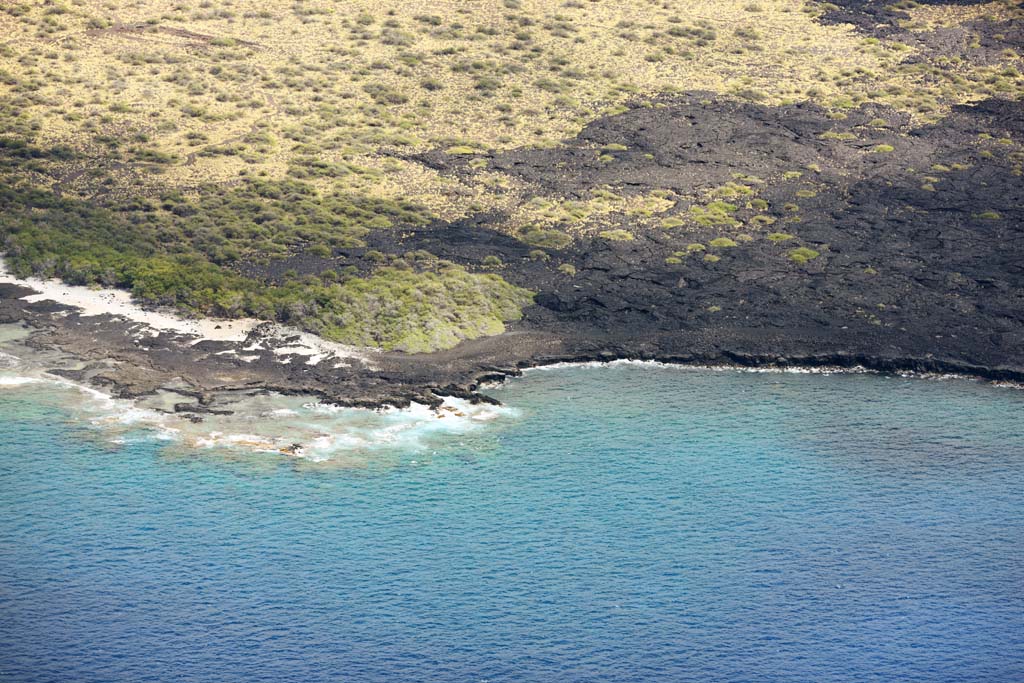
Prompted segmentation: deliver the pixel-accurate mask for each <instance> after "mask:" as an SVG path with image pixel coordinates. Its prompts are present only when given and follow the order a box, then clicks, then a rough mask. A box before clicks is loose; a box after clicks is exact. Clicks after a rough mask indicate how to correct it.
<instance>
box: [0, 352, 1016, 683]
mask: <svg viewBox="0 0 1024 683" xmlns="http://www.w3.org/2000/svg"><path fill="white" fill-rule="evenodd" d="M494 393H495V395H496V396H499V397H500V398H501V399H502V400H503V401H505V402H507V403H509V404H511V405H513V406H516V407H518V408H519V410H520V415H519V417H517V418H505V419H503V420H501V421H499V422H497V423H494V424H491V425H489V426H487V427H486V428H482V429H478V430H475V431H473V432H472V433H469V434H464V435H447V436H444V435H440V436H438V437H437V438H438V439H439V440H437V441H436V442H435V443H434V445H433V447H434V452H432V453H431V452H427V453H419V454H415V455H413V454H401V453H399V454H396V455H395V457H391V458H386V457H382V458H381V459H380V464H379V465H376V466H375V465H371V466H369V467H363V468H358V469H354V468H351V467H331V466H329V465H316V466H313V465H310V464H306V463H302V462H299V461H295V460H293V459H288V458H285V457H283V456H277V455H269V454H252V455H245V456H239V455H232V456H228V455H224V454H220V453H218V452H216V451H210V450H203V451H197V452H180V451H178V450H175V449H173V448H172V449H170V450H168V449H167V447H166V445H165V444H161V443H159V442H155V441H150V440H145V439H143V440H137V441H130V442H129V443H127V444H125V445H122V446H112V445H110V444H108V443H106V442H105V439H104V438H103V436H102V434H97V433H96V430H95V429H94V428H92V427H89V426H88V425H86V424H83V423H81V422H79V421H76V420H74V419H73V418H72V417H71V414H69V413H66V412H64V411H63V409H62V408H61V406H60V403H59V400H58V399H57V398H54V397H53V396H43V395H42V394H40V392H39V391H35V392H25V391H20V390H8V391H6V392H0V680H2V681H10V682H20V681H61V682H66V681H74V682H89V681H132V682H136V681H197V682H199V681H201V682H203V683H218V682H222V681H223V682H226V681H245V682H253V681H274V682H277V683H281V682H288V681H302V682H314V681H420V680H422V681H554V680H558V681H599V680H600V681H737V682H739V681H744V682H746V681H817V682H827V681H861V682H866V681H886V682H890V681H999V682H1004V683H1005V682H1013V681H1022V680H1024V392H1022V391H1019V390H1013V389H1006V388H996V387H991V386H987V385H983V384H979V383H972V382H966V381H932V380H912V379H901V378H893V377H875V376H831V377H830V376H818V375H788V374H787V375H780V374H751V373H740V372H711V371H693V370H682V369H664V368H647V367H635V366H616V367H606V368H600V369H597V368H576V369H558V370H547V371H542V372H537V373H532V374H529V375H528V376H527V377H526V378H524V379H522V380H518V381H515V382H513V383H511V384H509V385H507V386H506V387H503V388H501V389H498V390H495V392H494ZM445 440H447V441H445Z"/></svg>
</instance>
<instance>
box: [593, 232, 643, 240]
mask: <svg viewBox="0 0 1024 683" xmlns="http://www.w3.org/2000/svg"><path fill="white" fill-rule="evenodd" d="M597 234H598V236H599V237H603V238H604V239H606V240H611V241H612V242H628V241H630V240H632V239H634V237H633V233H631V232H629V231H627V230H622V229H615V230H602V231H601V232H599V233H597Z"/></svg>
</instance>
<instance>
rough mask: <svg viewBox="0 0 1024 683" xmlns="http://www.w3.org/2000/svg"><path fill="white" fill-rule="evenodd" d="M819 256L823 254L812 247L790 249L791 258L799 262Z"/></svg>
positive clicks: (805, 261) (802, 262)
mask: <svg viewBox="0 0 1024 683" xmlns="http://www.w3.org/2000/svg"><path fill="white" fill-rule="evenodd" d="M819 256H821V254H819V253H818V252H816V251H815V250H814V249H811V248H809V247H797V248H796V249H791V250H790V251H789V260H790V261H794V262H796V263H799V264H804V263H807V262H808V261H810V260H812V259H816V258H818V257H819Z"/></svg>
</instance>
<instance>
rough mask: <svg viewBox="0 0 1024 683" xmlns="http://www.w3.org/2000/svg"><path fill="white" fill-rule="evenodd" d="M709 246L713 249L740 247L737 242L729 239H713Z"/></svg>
mask: <svg viewBox="0 0 1024 683" xmlns="http://www.w3.org/2000/svg"><path fill="white" fill-rule="evenodd" d="M708 244H710V245H711V246H713V247H720V248H723V247H735V246H738V245H737V243H736V240H734V239H730V238H728V237H716V238H715V239H713V240H711V241H710V242H708Z"/></svg>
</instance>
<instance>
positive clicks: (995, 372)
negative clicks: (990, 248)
mask: <svg viewBox="0 0 1024 683" xmlns="http://www.w3.org/2000/svg"><path fill="white" fill-rule="evenodd" d="M31 292H32V290H31V289H29V288H18V287H16V286H14V285H9V284H8V285H0V324H7V325H10V324H20V325H24V326H26V327H27V328H28V330H27V334H26V335H25V336H24V338H22V339H19V340H17V341H16V342H13V343H14V344H17V345H20V346H21V347H22V348H23V349H25V350H26V351H28V352H29V353H35V354H38V355H39V357H40V358H42V359H43V361H44V362H49V363H50V366H49V367H48V371H49V372H50V373H51V374H55V375H58V376H61V377H64V378H66V379H69V380H72V381H75V382H79V383H83V384H87V385H90V386H93V387H96V388H98V389H100V390H102V391H104V392H106V393H108V394H110V395H112V396H113V397H115V398H124V399H140V398H145V397H153V396H155V395H158V394H162V395H167V396H172V397H174V398H173V399H172V400H168V401H166V402H165V403H166V407H165V408H164V410H167V411H168V412H174V413H179V414H182V416H183V417H186V418H188V419H190V420H192V421H201V420H203V419H204V418H205V417H206V416H208V415H216V414H230V413H231V410H230V409H229V408H224V407H222V404H223V403H224V401H225V399H227V400H228V403H230V401H234V400H237V399H238V398H239V397H242V396H252V395H264V394H268V393H277V394H283V395H311V396H316V397H318V398H319V399H320V400H322V401H323V402H325V403H331V404H336V405H341V406H348V407H363V408H378V407H382V406H386V405H388V406H396V407H406V406H408V405H410V404H411V403H413V402H415V403H419V404H424V405H428V406H431V407H435V408H436V407H438V406H440V405H441V403H442V401H443V399H444V397H449V396H450V397H456V398H462V399H468V400H470V401H471V402H481V401H482V402H494V400H493V399H492V398H490V397H489V396H487V395H486V393H485V392H483V391H482V390H481V385H484V384H487V383H492V382H495V381H504V380H505V379H507V378H509V377H514V376H518V375H520V374H521V373H522V371H523V370H525V369H527V368H533V367H539V366H546V365H552V364H560V363H587V362H610V361H617V360H641V361H655V362H661V363H668V364H682V365H691V366H729V367H740V368H775V369H787V368H818V369H828V370H839V371H841V370H860V371H871V372H882V373H904V372H909V373H918V374H941V375H950V374H955V375H963V376H967V377H973V378H979V379H983V380H991V381H999V382H1013V383H1020V382H1024V365H1020V364H1016V365H1015V364H992V365H986V364H984V363H978V362H974V361H972V360H971V359H972V356H971V355H969V354H967V353H964V352H963V351H961V352H959V353H957V352H956V351H955V350H954V348H952V347H950V346H948V345H947V346H946V349H945V350H944V351H940V352H939V353H936V352H935V350H934V349H933V350H932V351H925V350H923V349H922V350H920V351H916V352H915V351H913V350H911V349H909V348H907V347H903V348H900V347H898V346H896V345H894V344H891V343H890V344H886V343H885V341H884V340H883V339H882V338H880V337H878V336H876V337H874V338H870V339H864V338H860V339H859V340H858V338H857V334H847V335H844V336H845V338H846V339H845V341H847V342H848V343H849V344H850V345H849V346H846V347H844V346H843V341H844V340H843V339H840V338H837V337H835V336H833V337H830V338H827V339H826V338H820V337H819V338H817V339H815V338H813V337H812V336H811V335H803V336H798V335H795V334H794V335H791V336H789V337H786V336H782V335H777V336H775V337H773V338H771V339H768V338H763V337H761V338H759V337H758V336H757V335H750V334H748V335H745V337H744V335H741V334H738V333H737V332H738V331H733V332H734V334H733V336H732V338H731V339H727V338H726V335H725V334H723V332H724V331H722V330H717V331H714V330H704V331H701V332H700V333H691V334H676V335H672V336H671V337H667V336H666V337H662V338H660V339H654V338H652V339H644V340H636V339H633V340H630V339H620V340H613V339H610V338H604V339H598V338H595V337H591V338H586V337H583V336H580V335H569V334H567V335H566V336H565V337H562V338H559V337H556V336H553V335H550V334H548V333H542V332H538V331H536V330H534V331H531V330H529V329H515V330H512V331H510V332H508V333H506V334H504V335H500V336H497V337H490V338H485V339H480V340H475V341H472V342H466V343H464V344H463V345H460V346H459V347H457V348H455V349H452V350H449V351H445V352H442V353H435V354H417V355H405V354H397V353H382V352H376V351H372V350H367V352H366V355H365V356H362V357H360V358H359V359H357V360H352V359H348V360H347V362H346V363H345V364H341V363H337V362H333V361H331V360H320V361H319V362H318V363H315V364H306V363H303V362H296V361H302V360H304V358H305V357H303V356H299V355H289V354H287V353H285V354H281V353H280V351H281V349H282V348H288V346H289V345H290V344H292V343H294V341H295V340H294V339H293V338H290V337H288V336H272V335H268V330H267V329H266V328H260V329H256V330H253V332H252V333H250V335H249V336H247V337H246V339H245V340H244V341H240V342H239V341H209V340H207V341H198V342H197V341H196V340H195V338H194V337H190V336H188V335H180V334H172V333H166V332H163V333H157V334H155V336H148V335H151V334H153V333H154V332H156V331H153V330H150V331H148V332H147V335H146V336H142V337H140V335H139V332H140V329H139V327H138V325H137V324H136V323H133V322H131V321H130V320H126V319H125V318H123V317H115V316H110V315H99V316H89V317H83V316H82V315H80V313H79V312H78V311H76V310H75V309H71V308H68V307H65V306H62V305H60V304H58V303H56V302H50V301H36V302H24V301H23V299H21V297H23V296H26V295H28V294H30V293H31ZM521 327H523V328H524V327H525V326H521ZM261 336H262V339H263V340H264V341H265V342H266V341H267V340H268V339H270V340H271V341H270V342H269V343H265V345H266V348H264V349H261V350H260V351H259V352H258V353H256V352H255V351H252V352H250V354H249V359H248V360H245V359H242V358H239V354H240V353H242V352H243V351H244V350H245V349H252V347H253V345H254V342H256V341H257V340H258V339H260V338H261ZM890 341H892V340H890ZM871 343H875V344H878V345H879V347H878V348H877V349H876V350H872V349H870V347H869V344H871ZM11 344H12V342H8V344H7V346H8V348H10V345H11ZM759 344H760V345H761V348H758V345H759ZM765 345H770V346H771V350H770V351H769V350H767V349H766V348H764V347H765ZM936 348H937V347H936ZM252 356H257V357H255V358H254V357H252ZM282 361H284V362H282ZM327 366H329V367H327Z"/></svg>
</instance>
